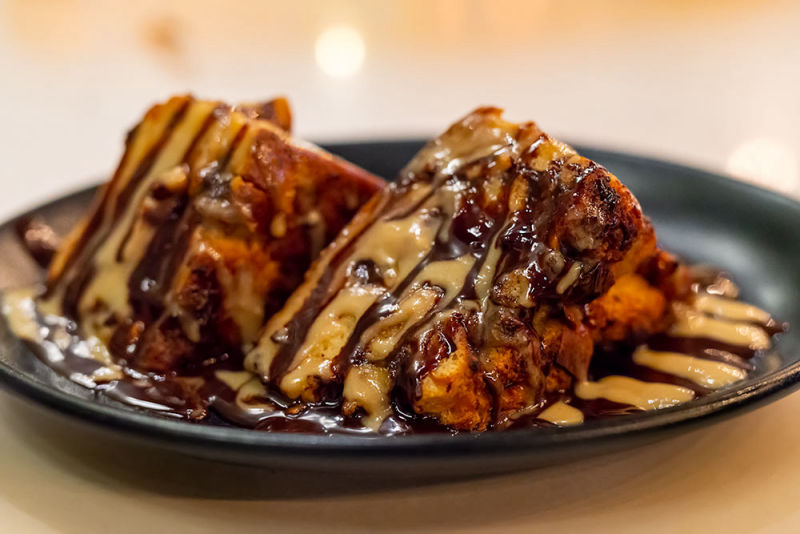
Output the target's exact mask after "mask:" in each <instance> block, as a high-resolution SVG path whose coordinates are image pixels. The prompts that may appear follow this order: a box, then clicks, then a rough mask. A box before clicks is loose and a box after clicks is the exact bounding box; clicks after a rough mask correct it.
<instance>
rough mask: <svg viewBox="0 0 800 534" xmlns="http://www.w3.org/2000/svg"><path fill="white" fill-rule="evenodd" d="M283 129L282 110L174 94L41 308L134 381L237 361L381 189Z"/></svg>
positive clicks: (106, 194)
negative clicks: (101, 348) (102, 350)
mask: <svg viewBox="0 0 800 534" xmlns="http://www.w3.org/2000/svg"><path fill="white" fill-rule="evenodd" d="M290 124H291V114H290V112H289V108H288V104H287V103H286V101H285V100H283V99H278V100H273V101H271V102H268V103H266V104H248V105H243V106H239V107H230V106H227V105H225V104H223V103H220V102H213V101H203V100H196V99H194V98H192V97H190V96H180V97H175V98H172V99H170V100H169V101H167V102H165V103H163V104H159V105H157V106H155V107H153V108H152V109H150V110H149V111H148V112H147V114H146V115H145V116H144V118H143V120H142V121H141V123H139V124H138V125H137V126H136V127H135V128H134V129H133V131H132V132H131V133H130V134H129V136H128V139H127V141H126V148H125V153H124V155H123V157H122V160H121V162H120V164H119V167H118V168H117V170H116V172H115V174H114V176H113V177H112V179H111V180H110V181H109V182H108V183H107V184H106V185H105V186H104V187H102V188H101V190H100V192H99V193H98V195H97V198H96V199H95V202H94V205H93V206H92V208H91V210H90V213H89V215H88V216H87V217H86V218H85V219H84V220H83V221H82V222H81V223H80V224H79V225H78V226H77V227H76V228H75V229H74V230H73V232H72V233H71V235H70V236H69V237H68V238H67V240H66V242H65V244H64V246H63V247H62V248H61V250H60V251H59V253H58V254H57V255H56V257H55V258H54V260H53V262H52V264H51V267H50V272H49V277H48V284H47V292H46V294H45V296H44V297H43V306H42V307H43V309H46V310H47V311H48V312H49V313H53V314H56V315H65V316H67V317H69V318H71V319H73V320H74V321H75V322H76V323H77V325H78V327H79V330H80V333H81V334H82V335H83V336H86V337H95V338H98V339H99V340H100V341H102V342H103V343H104V344H106V345H107V346H108V347H109V348H110V351H111V354H112V356H114V357H116V358H120V357H121V358H124V359H125V360H126V361H127V362H128V363H129V364H130V365H131V366H132V367H134V368H136V369H138V370H141V371H156V372H161V373H163V372H173V371H175V372H192V370H193V369H194V368H196V367H197V366H199V365H203V364H208V363H211V362H214V361H217V360H220V359H226V358H233V357H235V356H236V355H239V357H241V355H242V352H243V350H246V349H247V348H249V347H251V346H252V343H253V342H254V341H255V340H256V339H257V332H258V330H259V328H260V327H261V326H262V323H263V321H264V319H265V318H267V317H269V316H270V315H271V314H272V313H273V312H274V311H275V310H277V309H279V308H280V307H281V306H282V305H283V303H284V301H285V299H286V297H287V296H288V295H289V294H290V293H291V292H292V291H293V290H294V289H295V287H297V286H298V285H299V284H300V282H301V281H302V278H303V273H304V272H305V271H306V269H307V268H308V266H309V265H310V264H311V262H312V260H313V259H314V258H316V256H317V255H318V254H319V252H320V251H321V250H322V249H323V248H324V246H325V245H326V244H327V243H328V242H329V241H331V240H332V239H333V238H334V236H336V234H337V233H338V232H339V230H340V229H341V228H342V227H343V226H344V225H345V224H346V223H347V222H348V221H349V220H350V219H351V218H352V216H353V214H354V213H355V212H356V211H357V210H358V209H359V207H360V206H361V205H362V204H363V203H364V202H365V201H366V200H367V199H369V198H370V197H371V196H372V195H373V194H374V193H375V192H376V191H378V190H379V189H380V188H381V187H382V181H381V180H380V179H378V178H377V177H374V176H372V175H370V174H369V173H367V172H366V171H363V170H361V169H360V168H358V167H355V166H354V165H351V164H349V163H347V162H345V161H342V160H340V159H338V158H336V157H333V156H332V155H330V154H328V153H326V152H324V151H323V150H321V149H319V148H317V147H315V146H313V145H310V144H307V143H303V142H300V141H298V140H296V139H293V138H292V137H291V136H290V135H289V134H288V132H287V131H286V130H288V128H289V127H290ZM195 370H196V369H195Z"/></svg>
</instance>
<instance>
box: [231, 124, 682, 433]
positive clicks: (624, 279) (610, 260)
mask: <svg viewBox="0 0 800 534" xmlns="http://www.w3.org/2000/svg"><path fill="white" fill-rule="evenodd" d="M660 254H661V253H660V252H659V251H658V250H657V248H656V239H655V234H654V232H653V229H652V227H651V225H650V223H649V221H648V220H647V219H646V218H645V217H644V216H643V214H642V212H641V209H640V207H639V205H638V203H637V201H636V199H635V198H634V197H633V196H632V195H631V193H630V192H629V191H628V190H627V189H626V188H625V187H624V186H623V185H622V184H621V183H620V182H619V180H617V178H616V177H615V176H614V175H612V174H611V173H609V172H608V171H606V170H605V169H604V168H603V167H601V166H599V165H597V164H596V163H594V162H592V161H590V160H588V159H586V158H583V157H581V156H580V155H578V154H577V153H575V151H574V150H572V149H571V148H570V147H568V146H566V145H564V144H562V143H560V142H558V141H556V140H554V139H552V138H550V137H549V136H547V135H546V134H545V133H543V132H542V131H541V130H540V129H539V128H538V127H537V126H536V125H535V124H534V123H524V124H512V123H509V122H507V121H505V120H503V119H502V117H501V111H500V110H498V109H496V108H480V109H478V110H476V111H475V112H473V113H472V114H470V115H468V116H467V117H465V118H464V119H463V120H461V121H459V122H457V123H456V124H454V125H453V126H452V127H450V129H448V130H447V131H446V132H445V133H444V134H442V135H441V136H440V137H439V138H437V139H435V140H434V141H432V142H431V143H429V144H428V145H427V146H426V147H425V148H424V149H423V150H422V151H421V152H420V153H419V154H418V155H417V156H416V157H415V158H414V160H413V161H412V162H411V163H409V165H408V166H407V167H406V168H405V169H404V170H403V171H402V172H401V175H400V177H399V179H398V181H397V182H395V183H393V184H391V185H390V186H389V187H387V188H386V189H385V190H384V191H383V192H382V193H380V194H379V195H377V196H376V197H375V198H373V199H372V200H371V201H370V202H369V203H368V204H367V205H366V206H364V208H362V210H361V211H360V212H359V213H358V214H357V215H356V217H355V219H354V220H353V221H352V222H351V223H350V224H349V225H348V226H347V227H346V228H345V229H344V230H343V231H342V232H341V233H340V234H339V236H338V237H337V238H336V239H335V240H334V242H333V243H332V245H331V246H329V247H328V248H327V249H326V251H325V252H324V253H323V254H322V256H321V257H320V259H319V260H318V261H317V262H316V263H315V265H314V266H313V267H312V269H311V270H310V271H309V274H308V276H307V278H306V281H305V282H304V283H303V284H302V285H301V286H300V287H299V288H298V289H297V291H295V293H294V294H293V295H292V296H291V297H290V298H289V300H288V302H287V304H286V306H285V307H284V308H283V309H282V310H280V311H279V312H277V313H276V314H275V315H274V316H273V317H272V319H271V320H269V321H268V323H267V325H266V328H265V330H264V332H263V334H262V336H261V339H260V341H259V343H258V345H257V346H256V348H255V349H254V350H253V351H252V352H251V353H250V354H249V355H248V357H247V359H246V364H247V367H248V368H249V369H250V370H251V371H253V372H255V373H256V374H257V375H258V376H260V377H261V379H262V381H263V382H264V383H265V384H267V385H268V386H269V388H271V389H273V390H278V391H280V393H281V394H282V395H284V396H285V397H287V398H288V399H289V400H290V401H292V402H296V403H300V404H303V403H312V404H313V403H326V402H327V403H330V402H333V403H336V402H341V406H342V409H343V411H344V412H345V413H346V414H348V415H351V416H353V417H356V418H360V421H361V423H362V424H364V425H365V426H369V427H372V428H378V427H379V426H380V425H381V424H382V422H383V421H384V420H385V419H386V417H387V416H388V415H390V414H391V413H393V412H402V413H406V414H408V415H413V416H416V417H422V418H430V419H432V420H435V421H436V422H437V423H439V424H444V425H447V426H449V427H451V428H454V429H460V430H485V429H487V428H490V427H501V426H502V425H504V424H507V423H508V422H509V421H510V420H511V419H512V418H514V417H516V416H518V415H519V414H522V413H525V411H526V410H530V409H532V408H534V407H536V406H537V403H540V402H541V401H542V400H543V399H544V397H545V396H546V395H547V394H548V393H550V392H555V391H562V390H565V389H567V388H569V387H570V386H571V384H572V382H573V380H576V379H577V380H585V379H586V376H587V370H588V366H589V361H590V359H591V356H592V353H593V351H594V346H595V343H597V342H605V341H616V340H619V339H622V338H626V337H629V336H632V335H634V334H636V335H643V334H645V333H650V332H653V331H659V330H660V329H663V328H665V327H666V326H667V325H668V322H669V317H668V314H669V308H668V306H667V296H665V291H666V290H665V289H664V288H662V287H660V286H664V287H666V286H667V285H668V284H667V282H666V281H667V280H673V279H674V271H675V270H676V269H677V264H674V265H673V264H670V263H669V262H668V261H666V260H663V259H662V260H663V261H662V262H661V263H663V264H664V265H661V266H659V265H658V259H659V257H660V256H659V255H660ZM670 269H672V271H671V272H668V271H669V270H670Z"/></svg>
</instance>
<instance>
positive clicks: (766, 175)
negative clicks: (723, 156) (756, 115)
mask: <svg viewBox="0 0 800 534" xmlns="http://www.w3.org/2000/svg"><path fill="white" fill-rule="evenodd" d="M797 158H798V154H797V152H795V151H792V150H791V149H790V148H789V147H788V146H786V145H785V144H783V143H780V142H778V141H775V140H774V139H767V138H764V137H757V138H753V139H748V140H747V141H745V142H744V143H742V144H741V145H739V146H738V147H737V148H736V150H734V151H733V153H732V154H731V156H730V157H729V158H728V163H727V166H726V170H727V171H728V172H729V173H731V174H733V175H734V176H738V177H739V178H744V179H746V180H748V181H751V182H754V183H756V184H758V185H763V186H765V187H770V188H772V189H777V190H779V191H783V192H784V193H790V192H796V191H797V190H798V185H800V169H798V161H797Z"/></svg>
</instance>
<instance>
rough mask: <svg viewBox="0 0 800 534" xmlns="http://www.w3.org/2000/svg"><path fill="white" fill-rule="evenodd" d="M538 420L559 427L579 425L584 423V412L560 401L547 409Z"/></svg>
mask: <svg viewBox="0 0 800 534" xmlns="http://www.w3.org/2000/svg"><path fill="white" fill-rule="evenodd" d="M537 418H538V419H542V420H543V421H548V422H550V423H553V424H554V425H557V426H569V425H578V424H580V423H583V412H582V411H580V410H579V409H577V408H575V407H574V406H570V405H569V404H567V403H565V402H563V401H558V402H556V403H553V404H551V405H550V406H548V407H547V408H545V409H544V410H543V411H542V412H541V413H540V414H539V415H538V416H537Z"/></svg>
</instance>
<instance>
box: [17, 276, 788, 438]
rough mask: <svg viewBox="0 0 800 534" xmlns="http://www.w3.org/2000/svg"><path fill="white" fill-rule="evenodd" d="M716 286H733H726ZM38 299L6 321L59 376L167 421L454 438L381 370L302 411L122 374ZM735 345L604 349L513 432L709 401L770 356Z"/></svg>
mask: <svg viewBox="0 0 800 534" xmlns="http://www.w3.org/2000/svg"><path fill="white" fill-rule="evenodd" d="M720 278H722V277H720ZM715 283H717V284H723V283H724V284H731V282H730V281H729V280H728V279H727V278H726V279H725V281H724V282H723V281H721V280H717V281H715ZM696 291H697V297H696V299H695V300H694V302H698V301H699V302H700V303H701V304H700V306H699V308H706V306H707V300H706V297H707V296H708V295H709V293H707V291H706V288H705V287H698V288H697V290H696ZM33 296H34V292H33V291H31V290H19V291H9V292H6V293H5V294H4V295H3V313H4V315H5V317H6V320H7V322H8V324H9V326H10V327H11V329H12V330H13V331H14V332H15V333H16V334H17V335H18V336H19V337H21V338H23V339H24V340H25V341H26V343H27V344H28V345H29V346H30V347H31V348H32V349H33V351H34V353H35V354H36V355H37V356H38V357H39V358H40V359H41V360H42V361H43V362H45V363H46V364H48V365H49V366H50V367H52V368H53V369H54V370H55V371H56V372H58V373H60V374H62V375H64V376H66V377H68V378H70V379H71V380H73V381H75V382H77V383H79V384H81V385H83V386H85V387H89V388H94V389H96V390H98V391H100V392H102V393H103V394H105V395H107V396H109V397H110V398H113V399H116V400H118V401H121V402H124V403H126V404H130V405H132V406H136V407H139V408H142V409H145V410H148V411H151V412H155V413H158V414H161V415H163V416H167V417H177V418H183V419H188V420H192V421H197V422H205V423H207V424H222V425H236V426H243V427H247V428H253V429H257V430H265V431H281V432H315V433H331V432H335V433H349V434H355V435H371V434H374V433H375V432H379V433H381V434H389V435H396V434H407V433H411V432H414V433H417V432H452V430H450V429H448V428H446V427H444V426H442V425H440V424H438V423H436V422H435V421H432V420H430V419H427V418H421V417H419V416H417V415H415V414H413V412H410V411H409V410H407V409H404V407H402V406H397V405H389V404H386V403H385V401H384V400H383V399H384V397H383V395H382V394H381V390H382V388H385V387H386V384H385V383H386V381H387V380H388V377H387V376H386V375H385V374H384V371H383V370H382V368H380V367H376V366H374V365H371V364H369V363H363V364H361V365H359V366H356V367H353V368H352V369H351V370H350V372H349V373H348V376H347V379H346V380H345V385H344V391H343V395H342V399H341V401H339V402H331V403H318V404H316V405H314V406H310V407H304V408H302V409H298V406H297V405H296V404H295V403H293V402H292V401H291V400H290V399H287V398H286V396H285V395H284V394H283V393H280V392H276V391H271V390H270V389H268V388H267V387H265V386H264V385H263V384H262V383H261V381H260V380H259V379H258V378H257V377H256V376H255V375H254V374H253V373H251V372H249V371H243V370H242V368H241V365H242V364H241V359H238V360H236V359H232V360H227V361H224V362H218V363H216V364H215V365H213V366H210V367H209V368H207V369H205V370H204V371H203V372H202V373H199V374H196V375H194V376H167V377H161V376H150V375H144V374H141V373H138V372H136V371H135V370H132V369H129V368H127V367H125V366H123V365H118V364H115V363H114V362H113V361H112V359H111V356H110V354H109V353H108V350H107V349H105V347H104V345H103V344H102V343H101V342H100V341H99V340H97V339H96V338H91V337H90V338H81V337H79V336H78V335H77V333H76V332H77V329H76V325H75V324H74V323H72V322H71V321H69V320H66V319H64V318H61V317H57V316H52V315H47V314H45V313H43V312H42V311H41V310H40V309H38V308H37V307H36V305H35V304H34V300H33V298H32V297H33ZM714 298H715V299H719V298H720V297H716V296H715V297H714ZM719 305H722V306H723V307H726V309H727V305H731V306H733V307H734V308H735V309H737V310H738V311H737V312H736V313H735V314H734V315H735V316H734V317H733V320H734V321H735V322H738V321H741V320H743V319H747V318H750V319H752V320H753V321H754V322H751V323H747V324H748V326H751V327H753V328H759V329H763V330H764V331H765V332H770V333H774V332H776V331H779V330H780V329H781V328H782V327H781V325H778V324H777V323H776V322H775V321H774V320H773V319H772V318H771V317H769V315H768V314H765V313H764V312H762V311H761V310H759V309H758V308H755V307H752V306H749V305H747V304H744V303H741V302H738V301H730V302H722V301H715V307H714V308H713V309H711V310H710V311H711V312H712V313H714V312H715V311H719ZM692 309H693V311H695V312H697V313H701V312H700V311H699V310H698V309H697V308H695V307H693V308H692ZM679 313H680V311H679ZM715 314H716V315H717V316H718V317H719V316H722V315H723V314H722V313H715ZM721 320H726V319H721ZM722 330H723V331H725V330H726V328H725V327H723V328H722ZM712 333H713V332H712ZM731 341H732V340H730V339H727V338H726V340H725V341H724V342H721V341H719V340H718V339H717V336H713V335H712V336H709V337H696V336H689V337H681V336H677V335H674V334H668V335H657V336H653V337H652V338H651V339H649V340H645V342H644V343H643V344H641V345H638V346H637V347H617V348H616V349H614V350H611V351H608V350H606V351H603V350H600V349H598V351H597V352H596V354H595V356H594V358H593V360H592V366H591V369H590V376H589V380H588V381H586V382H583V383H577V384H575V385H574V387H573V388H572V389H571V390H570V391H566V392H564V393H563V394H561V395H555V396H550V397H548V399H547V400H546V401H545V402H543V403H542V404H541V405H539V406H534V407H532V409H530V410H528V413H524V414H520V415H519V416H518V417H516V418H514V420H513V421H511V422H510V423H509V424H508V425H506V426H507V427H509V428H522V427H536V426H570V425H575V424H580V423H582V422H583V421H591V420H595V419H602V418H607V417H615V416H621V415H625V414H628V413H635V412H639V411H649V410H655V409H662V408H666V407H670V406H674V405H676V404H680V403H682V402H686V401H689V400H691V399H694V398H698V397H702V396H704V395H707V394H708V393H710V392H712V391H714V390H717V389H720V388H723V387H726V386H729V385H731V384H735V383H736V382H737V381H739V380H742V379H744V378H746V376H747V375H748V373H749V372H750V371H751V370H752V369H753V367H754V366H753V363H752V361H751V360H752V358H753V357H755V356H756V355H757V354H759V353H760V352H761V351H762V348H753V347H752V346H749V345H748V343H749V338H743V339H741V340H733V341H736V342H737V343H738V345H736V344H732V343H731ZM651 346H652V347H657V350H656V349H654V348H652V347H651ZM759 347H761V346H760V345H759ZM764 348H766V347H764ZM732 349H733V350H735V352H736V354H734V353H732V352H730V350H732ZM351 401H357V402H359V404H360V405H361V406H365V407H367V409H366V414H365V416H363V417H361V418H360V419H355V418H352V417H349V416H346V415H343V414H342V404H341V403H342V402H344V403H347V402H351Z"/></svg>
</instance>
